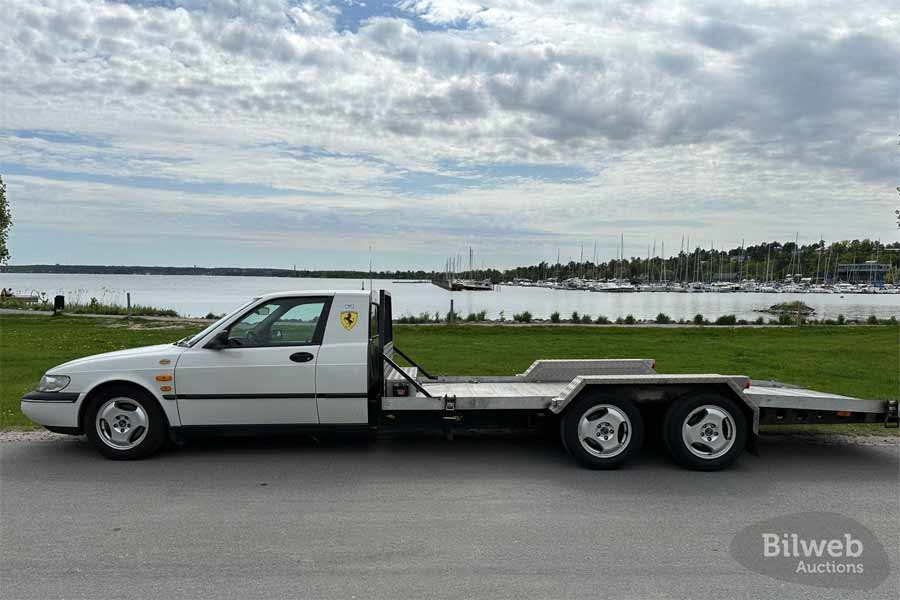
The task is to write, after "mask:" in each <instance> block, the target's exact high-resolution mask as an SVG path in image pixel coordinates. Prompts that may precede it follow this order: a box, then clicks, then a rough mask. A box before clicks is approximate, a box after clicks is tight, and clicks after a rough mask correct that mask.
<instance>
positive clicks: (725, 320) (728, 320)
mask: <svg viewBox="0 0 900 600" xmlns="http://www.w3.org/2000/svg"><path fill="white" fill-rule="evenodd" d="M736 324H737V317H735V316H734V315H722V316H721V317H719V318H718V319H716V325H736Z"/></svg>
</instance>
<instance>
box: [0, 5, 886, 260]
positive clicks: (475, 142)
mask: <svg viewBox="0 0 900 600" xmlns="http://www.w3.org/2000/svg"><path fill="white" fill-rule="evenodd" d="M3 4H4V10H3V12H4V18H3V19H2V20H0V37H2V39H3V40H4V43H3V44H2V45H0V175H2V177H3V179H4V181H5V182H6V184H7V197H8V199H9V201H10V205H11V209H12V213H13V221H14V227H13V229H12V231H11V233H10V252H11V260H10V264H32V263H50V264H53V263H62V264H137V265H169V266H182V265H198V266H244V267H276V268H290V267H291V266H293V265H297V268H306V269H334V268H347V269H359V270H366V269H368V266H369V260H370V251H369V248H370V247H371V248H372V256H373V260H374V264H375V268H376V269H394V268H403V269H405V268H424V269H429V270H430V269H438V270H440V269H443V267H444V263H445V259H446V257H448V256H450V255H455V254H460V255H467V253H468V250H467V248H468V247H469V246H471V247H472V248H473V249H474V252H475V256H476V262H477V263H478V264H479V266H480V264H485V265H488V266H496V267H510V266H516V265H521V264H535V263H537V262H539V261H541V260H547V261H549V262H555V261H556V256H557V252H559V254H560V256H561V257H562V259H563V260H568V259H570V258H574V259H578V258H579V256H580V254H581V248H582V246H583V248H584V255H585V256H586V257H591V256H593V253H594V245H595V244H596V245H597V248H598V250H597V253H598V254H599V256H600V258H603V259H608V258H612V257H615V255H616V248H617V246H618V244H619V240H620V237H624V239H625V252H626V254H627V255H638V256H645V255H646V254H647V249H648V246H651V245H652V244H653V243H656V245H657V250H658V251H659V250H661V249H662V246H663V244H665V248H666V253H667V254H671V253H672V252H674V251H677V250H678V248H679V246H680V244H681V243H682V242H681V241H682V239H683V238H686V237H690V239H691V245H692V246H695V245H696V244H698V243H699V244H700V245H702V246H703V247H704V248H709V247H717V248H726V247H735V246H738V245H740V244H741V242H742V240H746V242H747V243H748V244H749V243H759V242H762V241H767V240H783V241H784V240H793V239H794V236H795V235H799V238H800V241H801V243H804V242H806V243H810V242H813V241H815V240H818V239H819V236H820V235H821V236H822V237H824V239H826V240H835V239H854V238H863V237H869V238H875V239H881V240H882V241H885V242H892V241H896V240H897V239H898V230H897V227H896V221H895V219H894V213H893V211H894V210H895V209H896V208H897V192H896V190H895V187H896V186H897V185H900V167H898V156H900V155H898V151H900V150H898V137H897V135H898V132H900V127H898V116H900V41H898V40H900V36H898V35H897V32H898V31H900V11H898V10H897V9H896V8H897V7H896V4H895V2H894V1H885V2H878V1H871V2H867V1H862V2H851V3H848V2H846V0H841V1H836V2H831V1H829V0H815V1H811V2H805V1H801V2H793V3H783V2H766V1H751V2H747V1H742V0H735V1H729V2H720V1H709V2H705V1H703V0H698V1H691V2H662V1H654V0H634V1H632V2H627V1H622V0H616V1H605V0H559V1H550V0H480V1H474V0H396V1H387V0H381V1H373V0H366V1H364V2H363V1H357V0H337V1H334V2H325V1H316V0H307V1H287V0H254V1H249V0H248V1H243V0H210V1H204V0H186V1H177V0H157V1H152V0H143V1H133V2H115V1H107V2H100V1H92V0H59V1H35V0H4V3H3ZM466 260H467V259H466Z"/></svg>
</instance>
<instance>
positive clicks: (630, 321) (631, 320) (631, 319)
mask: <svg viewBox="0 0 900 600" xmlns="http://www.w3.org/2000/svg"><path fill="white" fill-rule="evenodd" d="M634 323H635V320H634V315H626V316H625V324H626V325H634Z"/></svg>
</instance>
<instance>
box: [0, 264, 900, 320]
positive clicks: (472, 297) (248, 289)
mask: <svg viewBox="0 0 900 600" xmlns="http://www.w3.org/2000/svg"><path fill="white" fill-rule="evenodd" d="M362 283H363V281H362V280H359V279H300V278H297V279H293V278H284V277H209V276H193V275H87V274H85V275H55V274H39V273H0V287H6V288H10V287H11V288H12V289H13V290H15V292H16V293H17V294H29V293H31V292H33V291H34V292H46V293H47V295H48V296H49V297H51V298H52V297H53V296H55V295H57V294H63V295H64V296H66V298H67V301H69V302H73V301H77V302H88V301H90V299H91V298H92V297H94V298H97V299H98V300H100V301H102V302H115V303H118V304H122V305H124V304H125V293H126V292H131V301H132V303H133V304H145V305H150V306H156V307H160V308H173V309H175V310H176V311H178V313H179V314H181V315H185V316H205V315H206V314H207V313H209V312H213V313H217V314H220V313H224V312H227V311H229V310H230V309H232V308H234V307H236V306H238V305H240V304H242V303H243V302H244V301H245V300H247V299H248V298H251V297H253V296H255V295H259V294H262V293H266V292H278V291H286V290H315V289H357V290H358V289H360V287H361V284H362ZM365 284H366V288H368V281H366V282H365ZM374 286H375V289H376V290H378V289H385V290H388V291H390V292H391V294H392V295H393V298H394V313H395V317H396V316H401V315H418V314H420V313H422V312H429V313H432V314H433V313H435V312H440V313H442V314H446V312H447V311H448V310H449V309H450V298H451V292H448V291H446V290H443V289H441V288H439V287H437V286H435V285H431V284H430V283H395V282H392V281H389V280H378V279H376V280H374ZM452 298H453V300H454V304H455V308H456V312H457V313H458V314H461V315H466V314H469V313H473V312H478V311H481V310H485V311H487V315H488V318H493V319H496V318H499V316H500V312H501V311H502V312H503V313H504V315H505V316H506V318H507V319H511V318H512V315H513V314H514V313H517V312H522V311H525V310H527V311H529V312H531V314H532V315H534V317H535V318H544V319H546V318H548V317H549V316H550V314H551V313H553V312H554V311H558V312H559V313H560V315H561V316H562V317H563V318H564V319H567V318H569V316H570V315H571V314H572V311H578V313H579V314H589V315H591V316H592V317H597V316H598V315H605V316H607V317H609V318H610V319H613V320H614V319H615V318H616V317H624V316H626V315H628V314H631V315H634V317H635V318H637V319H653V318H655V317H656V315H657V314H658V313H660V312H663V313H666V314H667V315H669V316H670V317H672V318H674V319H690V318H692V317H693V316H694V315H695V314H697V313H700V314H702V315H704V316H705V317H706V318H707V319H710V320H712V319H715V318H717V317H719V316H721V315H726V314H733V315H735V316H737V318H739V319H747V320H753V319H756V318H757V317H759V316H760V313H758V312H755V310H757V309H761V308H767V307H769V306H771V305H772V304H776V303H779V302H787V301H791V300H802V301H803V302H805V303H806V304H808V305H809V306H811V307H813V308H814V309H815V310H816V313H815V316H816V317H817V318H820V319H833V318H836V317H837V315H838V314H843V315H844V316H845V317H847V318H856V319H865V318H866V317H869V316H870V315H876V316H877V317H879V318H889V317H891V316H896V317H900V295H869V294H847V295H844V296H841V295H838V294H743V293H732V294H715V293H708V294H678V293H667V292H653V293H648V292H643V293H635V294H607V293H598V292H586V291H566V290H552V289H547V288H523V287H500V288H498V289H497V291H494V292H453V293H452ZM764 316H766V318H769V317H768V315H764Z"/></svg>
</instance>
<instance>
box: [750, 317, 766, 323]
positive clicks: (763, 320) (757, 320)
mask: <svg viewBox="0 0 900 600" xmlns="http://www.w3.org/2000/svg"><path fill="white" fill-rule="evenodd" d="M753 322H754V323H756V324H757V325H765V324H766V320H765V319H763V318H762V317H759V318H758V319H756V320H755V321H753Z"/></svg>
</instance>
